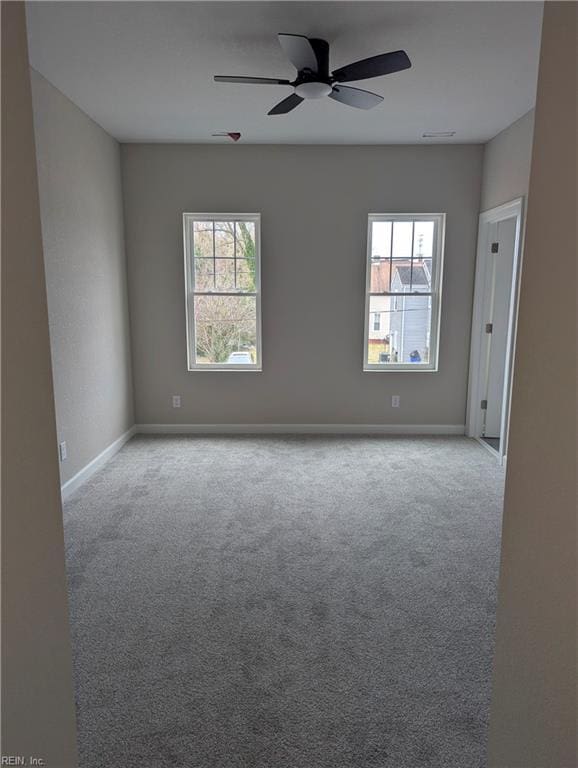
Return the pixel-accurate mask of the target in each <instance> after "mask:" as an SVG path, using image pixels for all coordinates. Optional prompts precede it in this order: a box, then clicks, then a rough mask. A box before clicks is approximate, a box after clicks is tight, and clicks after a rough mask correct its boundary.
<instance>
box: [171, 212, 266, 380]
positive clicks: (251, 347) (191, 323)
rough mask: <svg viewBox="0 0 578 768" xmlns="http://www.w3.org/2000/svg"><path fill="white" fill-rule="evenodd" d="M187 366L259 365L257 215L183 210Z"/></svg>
mask: <svg viewBox="0 0 578 768" xmlns="http://www.w3.org/2000/svg"><path fill="white" fill-rule="evenodd" d="M183 228H184V242H185V279H186V308H187V355H188V367H189V370H231V371H239V370H241V371H242V370H245V371H255V370H257V371H258V370H261V291H260V215H259V214H257V213H251V214H236V213H232V214H222V213H221V214H208V213H185V214H183Z"/></svg>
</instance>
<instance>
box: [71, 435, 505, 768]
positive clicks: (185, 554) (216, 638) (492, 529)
mask: <svg viewBox="0 0 578 768" xmlns="http://www.w3.org/2000/svg"><path fill="white" fill-rule="evenodd" d="M502 484H503V476H502V470H501V469H500V468H499V467H498V466H497V463H496V461H495V459H494V458H493V457H492V456H491V455H490V454H489V453H488V452H487V451H486V450H484V448H482V447H481V446H480V445H479V444H477V443H475V442H473V441H470V440H467V439H465V438H396V437H386V438H384V437H302V436H299V437H295V436H293V437H202V438H197V437H136V438H134V439H133V440H132V441H131V442H130V443H129V444H128V445H127V446H125V448H123V450H122V451H121V452H120V453H119V454H118V455H117V456H116V457H115V458H114V459H113V460H112V461H111V462H110V463H109V464H108V465H107V466H106V467H105V468H104V469H103V470H102V471H100V472H99V473H98V474H97V475H95V476H94V477H93V478H92V479H91V480H90V481H89V482H88V483H87V484H85V485H84V486H83V487H82V488H81V489H80V490H79V491H78V492H77V493H76V494H75V495H74V496H73V497H72V498H71V499H70V500H69V501H68V502H67V504H66V507H65V530H66V542H67V559H68V574H69V587H70V601H71V622H72V632H73V646H74V671H75V682H76V692H77V706H78V729H79V748H80V758H81V759H80V765H81V768H116V766H118V767H119V768H164V767H165V766H171V767H173V766H177V767H178V768H241V766H243V767H244V768H417V767H418V766H419V767H420V768H421V766H435V767H436V768H458V767H459V768H481V766H484V765H485V742H486V735H487V726H488V711H489V698H490V677H491V667H492V649H493V634H494V614H495V603H496V582H497V575H498V555H499V536H500V523H501V503H502Z"/></svg>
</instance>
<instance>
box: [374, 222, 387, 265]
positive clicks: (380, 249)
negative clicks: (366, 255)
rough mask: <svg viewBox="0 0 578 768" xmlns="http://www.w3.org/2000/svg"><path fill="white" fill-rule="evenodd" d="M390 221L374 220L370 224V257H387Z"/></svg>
mask: <svg viewBox="0 0 578 768" xmlns="http://www.w3.org/2000/svg"><path fill="white" fill-rule="evenodd" d="M390 251H391V221H374V222H373V223H372V225H371V258H372V259H389V254H390Z"/></svg>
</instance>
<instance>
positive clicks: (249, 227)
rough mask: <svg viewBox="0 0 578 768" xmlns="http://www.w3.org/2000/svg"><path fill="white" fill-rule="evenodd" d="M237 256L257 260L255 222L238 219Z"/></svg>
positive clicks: (236, 225) (236, 224) (236, 228)
mask: <svg viewBox="0 0 578 768" xmlns="http://www.w3.org/2000/svg"><path fill="white" fill-rule="evenodd" d="M235 231H236V233H237V258H238V259H249V261H253V262H254V261H255V222H254V221H236V222H235Z"/></svg>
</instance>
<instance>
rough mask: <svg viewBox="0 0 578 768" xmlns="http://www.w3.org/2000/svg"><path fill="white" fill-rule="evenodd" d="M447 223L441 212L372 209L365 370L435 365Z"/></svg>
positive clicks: (419, 368)
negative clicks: (387, 212)
mask: <svg viewBox="0 0 578 768" xmlns="http://www.w3.org/2000/svg"><path fill="white" fill-rule="evenodd" d="M444 228H445V214H443V213H432V214H385V213H383V214H381V213H380V214H370V215H369V222H368V235H367V289H366V300H365V344H364V359H363V368H364V370H366V371H436V370H437V367H438V340H439V326H440V309H441V285H442V268H443V244H444ZM376 318H379V320H376Z"/></svg>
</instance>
